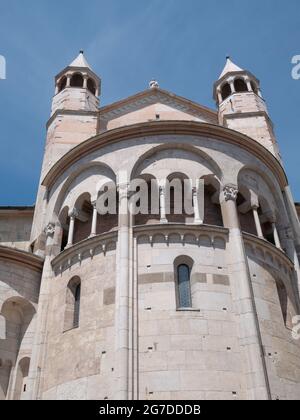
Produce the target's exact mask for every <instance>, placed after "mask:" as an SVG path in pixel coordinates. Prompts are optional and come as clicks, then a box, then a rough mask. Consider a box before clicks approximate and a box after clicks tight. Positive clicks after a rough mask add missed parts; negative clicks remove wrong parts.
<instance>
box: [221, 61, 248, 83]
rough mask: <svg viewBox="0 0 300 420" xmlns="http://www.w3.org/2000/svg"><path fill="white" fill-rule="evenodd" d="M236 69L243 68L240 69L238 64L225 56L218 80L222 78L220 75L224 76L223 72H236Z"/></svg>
mask: <svg viewBox="0 0 300 420" xmlns="http://www.w3.org/2000/svg"><path fill="white" fill-rule="evenodd" d="M236 71H244V70H243V69H241V68H240V67H239V66H237V65H236V64H234V63H233V62H232V61H231V58H230V57H229V56H227V57H226V64H225V67H224V69H223V71H222V73H221V75H220V77H219V80H220V79H222V77H224V76H225V74H227V73H232V72H236Z"/></svg>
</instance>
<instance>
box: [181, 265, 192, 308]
mask: <svg viewBox="0 0 300 420" xmlns="http://www.w3.org/2000/svg"><path fill="white" fill-rule="evenodd" d="M177 282H178V285H177V287H178V306H179V308H191V307H192V299H191V285H190V268H189V266H187V265H186V264H181V265H179V266H178V267H177Z"/></svg>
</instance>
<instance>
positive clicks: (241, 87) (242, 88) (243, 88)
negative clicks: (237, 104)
mask: <svg viewBox="0 0 300 420" xmlns="http://www.w3.org/2000/svg"><path fill="white" fill-rule="evenodd" d="M234 87H235V90H236V91H237V92H248V87H247V84H246V82H245V81H244V80H242V79H236V80H235V81H234Z"/></svg>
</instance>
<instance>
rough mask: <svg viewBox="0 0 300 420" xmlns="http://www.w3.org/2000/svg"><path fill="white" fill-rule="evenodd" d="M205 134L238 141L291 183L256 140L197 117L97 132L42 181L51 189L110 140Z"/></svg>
mask: <svg viewBox="0 0 300 420" xmlns="http://www.w3.org/2000/svg"><path fill="white" fill-rule="evenodd" d="M169 134H176V135H185V136H186V135H190V136H205V137H208V138H213V139H215V140H220V141H222V142H226V143H229V144H234V145H237V146H239V147H241V148H243V149H244V150H246V151H248V152H249V153H251V154H253V155H254V156H256V157H257V158H258V159H259V160H260V161H262V162H263V163H264V164H265V165H266V166H267V167H268V168H270V170H271V171H272V172H273V173H274V175H275V176H276V178H277V180H278V182H279V185H280V186H281V188H282V189H283V188H285V186H287V185H288V182H287V177H286V174H285V171H284V169H283V167H282V166H281V164H280V162H279V161H278V160H277V159H276V158H275V156H273V155H272V153H271V152H269V151H268V150H267V149H266V148H265V147H264V146H262V145H261V144H260V143H258V142H257V141H256V140H254V139H252V138H250V137H248V136H246V135H244V134H242V133H240V132H238V131H234V130H231V129H229V128H225V127H223V126H219V125H214V124H208V123H200V122H195V121H153V122H147V123H138V124H134V125H129V126H124V127H120V128H116V129H113V130H109V131H106V132H104V133H100V134H97V135H96V136H94V137H91V138H90V139H88V140H85V141H84V142H82V143H80V144H79V145H78V146H76V147H74V148H73V149H71V150H70V151H69V152H68V153H66V154H65V155H64V156H63V157H62V158H61V159H60V160H59V161H58V162H56V164H55V165H54V166H53V167H52V168H51V169H50V170H49V172H48V173H47V175H46V176H45V178H44V179H43V181H42V185H43V186H45V187H47V188H48V189H50V188H51V187H52V186H53V185H54V183H55V182H56V180H57V179H58V178H59V177H60V176H61V175H62V174H63V173H64V172H65V171H66V170H67V169H68V168H69V167H70V166H71V165H72V164H73V163H75V162H76V161H78V160H79V159H81V158H82V157H84V156H87V155H88V154H90V153H92V152H93V151H95V150H98V149H99V148H102V147H104V146H106V145H108V144H113V143H118V142H121V141H123V140H130V139H134V138H137V137H150V136H159V135H169Z"/></svg>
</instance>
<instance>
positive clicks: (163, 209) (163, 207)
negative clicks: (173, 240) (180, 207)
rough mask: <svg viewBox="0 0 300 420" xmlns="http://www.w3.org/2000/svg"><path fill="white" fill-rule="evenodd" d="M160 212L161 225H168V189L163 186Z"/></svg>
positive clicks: (160, 191)
mask: <svg viewBox="0 0 300 420" xmlns="http://www.w3.org/2000/svg"><path fill="white" fill-rule="evenodd" d="M159 210H160V223H168V219H167V217H166V187H165V185H162V186H160V187H159Z"/></svg>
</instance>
